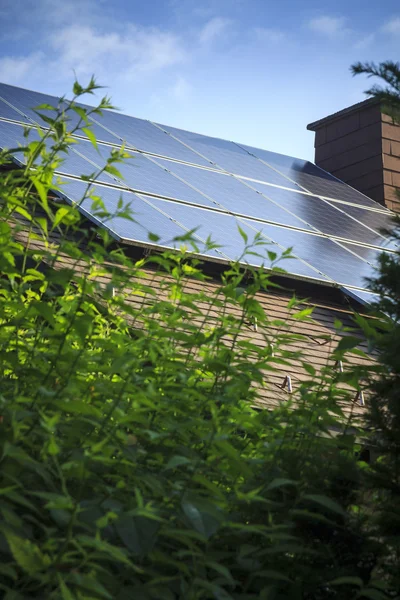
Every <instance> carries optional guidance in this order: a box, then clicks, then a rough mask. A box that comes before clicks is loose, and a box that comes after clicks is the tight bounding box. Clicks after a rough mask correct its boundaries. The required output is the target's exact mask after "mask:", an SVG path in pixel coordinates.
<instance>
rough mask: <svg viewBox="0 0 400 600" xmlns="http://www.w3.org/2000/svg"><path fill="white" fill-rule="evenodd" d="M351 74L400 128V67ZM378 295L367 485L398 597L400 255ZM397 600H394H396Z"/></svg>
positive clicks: (386, 259) (384, 264)
mask: <svg viewBox="0 0 400 600" xmlns="http://www.w3.org/2000/svg"><path fill="white" fill-rule="evenodd" d="M353 72H354V74H359V73H364V74H367V75H368V76H369V77H378V78H379V79H380V80H383V85H374V86H373V87H372V88H371V89H370V90H368V92H367V93H368V94H369V95H371V96H372V97H374V98H376V99H377V100H379V101H380V102H381V106H382V110H383V112H384V113H385V114H387V115H389V116H390V117H391V118H392V119H393V122H394V123H396V124H397V125H400V64H399V63H394V62H390V61H388V62H384V63H382V64H380V65H378V66H377V65H374V64H365V65H363V64H360V63H359V64H357V65H355V66H354V67H353ZM394 222H395V227H394V231H393V233H392V237H393V240H394V241H395V242H396V243H397V245H399V242H400V219H399V217H398V216H397V217H396V218H395V219H394ZM370 287H371V289H372V291H374V292H376V293H378V294H379V296H380V301H379V305H378V308H379V309H380V311H381V317H380V320H379V321H378V322H377V323H376V325H375V328H374V330H372V331H371V330H370V332H369V337H370V339H371V341H373V342H374V344H375V346H376V348H377V349H378V350H379V353H380V362H381V369H382V370H381V372H380V376H379V377H378V378H375V379H373V380H372V381H371V382H370V387H371V390H372V391H373V395H372V397H371V399H370V402H369V410H368V413H367V422H368V425H369V427H370V429H371V431H372V436H371V437H372V440H373V444H374V446H375V451H374V459H375V460H374V461H373V463H372V465H371V470H370V471H369V472H368V477H367V480H366V482H365V485H366V488H367V489H368V490H369V493H370V495H371V496H372V498H373V501H374V513H373V518H372V523H371V527H373V528H374V530H375V531H376V532H377V536H378V538H379V541H380V543H381V553H382V555H381V557H380V569H381V571H382V572H384V573H385V576H386V577H387V579H388V581H390V585H391V586H392V588H393V589H394V590H395V591H396V593H397V595H398V596H400V261H399V255H398V254H389V253H382V254H381V256H380V270H379V275H378V276H377V278H376V279H375V280H373V281H371V282H370ZM398 596H397V597H398Z"/></svg>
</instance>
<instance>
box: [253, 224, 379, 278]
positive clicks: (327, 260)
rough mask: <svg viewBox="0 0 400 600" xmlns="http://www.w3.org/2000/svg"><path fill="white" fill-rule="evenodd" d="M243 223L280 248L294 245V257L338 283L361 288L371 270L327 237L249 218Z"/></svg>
mask: <svg viewBox="0 0 400 600" xmlns="http://www.w3.org/2000/svg"><path fill="white" fill-rule="evenodd" d="M246 222H247V223H248V224H249V225H251V226H252V227H253V229H257V230H259V231H261V232H262V233H263V234H264V235H266V236H267V237H269V238H271V239H272V240H274V241H275V242H277V243H278V244H280V245H281V246H282V247H283V248H287V247H293V253H294V254H295V255H296V256H298V257H299V258H301V259H303V260H304V261H306V262H307V263H308V264H310V265H312V266H313V267H314V268H316V269H318V271H320V272H321V273H323V274H324V275H326V276H328V277H330V278H331V279H332V280H334V281H336V282H338V283H342V284H347V285H354V286H359V287H363V283H364V280H363V277H365V276H366V275H367V273H370V271H371V267H370V266H369V265H368V264H367V263H365V262H363V261H362V260H360V259H359V258H358V257H357V256H354V255H352V254H350V252H347V250H346V249H345V248H342V247H341V246H340V245H338V244H336V243H335V242H333V241H332V240H330V239H328V238H326V237H320V236H317V235H309V234H307V233H303V232H302V231H294V230H293V229H287V228H283V227H278V226H274V225H264V224H260V223H257V222H256V221H251V220H249V219H246ZM360 277H361V279H360Z"/></svg>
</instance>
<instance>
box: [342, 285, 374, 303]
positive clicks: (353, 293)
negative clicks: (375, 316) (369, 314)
mask: <svg viewBox="0 0 400 600" xmlns="http://www.w3.org/2000/svg"><path fill="white" fill-rule="evenodd" d="M341 290H342V291H343V292H344V293H345V294H347V295H348V296H350V298H353V299H354V300H358V302H361V304H364V305H368V304H374V303H375V302H379V298H380V297H379V294H374V293H373V292H369V291H366V290H353V289H351V288H346V287H343V288H341Z"/></svg>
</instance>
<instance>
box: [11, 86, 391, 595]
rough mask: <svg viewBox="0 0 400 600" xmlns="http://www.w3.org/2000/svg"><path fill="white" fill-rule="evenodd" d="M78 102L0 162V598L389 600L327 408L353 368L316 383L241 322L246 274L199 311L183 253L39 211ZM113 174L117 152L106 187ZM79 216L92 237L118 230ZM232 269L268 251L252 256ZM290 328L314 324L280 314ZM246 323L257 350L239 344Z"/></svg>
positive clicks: (281, 331) (264, 320) (190, 256)
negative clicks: (143, 248) (293, 383)
mask: <svg viewBox="0 0 400 600" xmlns="http://www.w3.org/2000/svg"><path fill="white" fill-rule="evenodd" d="M95 89H96V84H95V82H94V81H91V82H90V83H89V85H88V86H87V87H86V88H83V87H81V86H80V85H79V84H75V86H74V93H75V96H74V99H73V100H72V101H71V102H70V103H69V104H68V108H67V109H66V108H65V104H64V103H62V104H60V105H59V106H58V107H54V108H52V107H49V106H47V105H46V106H42V107H39V108H38V109H37V110H38V114H39V115H41V116H42V118H43V119H44V127H42V128H36V131H37V133H38V134H39V135H40V138H41V141H40V142H37V141H30V137H31V130H29V128H28V129H27V131H26V144H25V146H24V147H23V148H19V149H18V150H17V151H18V154H19V156H20V157H21V162H23V164H24V166H23V167H22V168H18V169H17V168H15V166H13V164H12V163H11V162H10V155H11V153H10V152H4V153H3V154H2V155H1V163H2V165H3V171H2V176H1V179H0V194H1V198H2V203H1V207H0V211H1V213H0V217H1V219H0V246H1V247H0V268H1V272H2V277H1V278H0V298H1V302H0V373H1V389H0V415H1V416H0V445H1V454H0V455H1V470H0V515H1V519H0V559H1V560H0V590H1V592H0V593H1V594H2V597H3V598H5V599H6V600H25V599H28V598H30V599H31V598H33V599H43V598H49V599H62V600H75V599H76V600H86V599H88V600H89V599H114V598H115V599H117V600H127V599H128V598H138V599H139V600H151V599H154V600H163V599H165V600H174V599H181V600H203V599H204V600H208V599H218V600H229V599H235V600H251V599H260V600H283V599H285V600H286V599H293V600H295V599H296V600H297V599H303V598H304V599H310V600H312V599H315V600H317V599H325V598H328V599H329V598H335V599H339V598H340V599H344V600H346V599H347V598H348V599H353V598H371V599H381V598H385V597H386V596H385V593H384V590H385V589H386V588H387V582H385V580H384V577H383V578H382V577H380V580H379V581H378V580H377V578H376V577H375V571H374V569H375V567H376V564H377V560H378V558H379V554H378V550H379V552H382V550H381V543H380V540H377V536H376V534H375V531H373V532H372V533H371V528H370V526H369V521H368V518H369V512H368V510H369V506H368V505H367V506H366V507H365V506H364V505H363V504H362V485H361V481H362V479H363V469H364V467H365V464H364V463H362V462H360V461H359V460H358V458H357V453H356V451H357V449H358V446H357V440H356V436H357V429H356V426H355V424H352V423H351V422H349V421H348V419H347V418H345V417H344V415H343V412H342V409H341V402H343V401H344V402H346V401H348V402H349V403H350V402H351V401H352V400H353V398H354V389H357V386H358V380H359V378H360V373H361V371H360V368H359V369H358V371H357V373H356V374H352V373H351V372H350V371H349V372H347V373H346V374H341V373H339V372H338V370H337V369H334V368H331V367H329V366H327V367H326V368H325V369H323V370H322V372H320V373H316V371H315V369H314V367H313V365H311V364H308V363H307V361H306V359H305V358H304V357H302V356H301V353H300V352H299V350H297V349H295V345H294V344H293V347H292V346H291V341H296V340H297V339H298V336H297V338H296V336H293V334H291V332H290V331H289V330H288V329H287V327H286V326H285V323H282V322H280V323H279V327H277V323H276V322H273V321H271V319H270V317H269V316H268V314H266V312H265V311H264V309H263V307H262V305H261V304H260V302H259V301H258V299H257V294H258V293H259V292H260V291H261V292H265V291H268V290H269V289H270V288H271V286H273V285H275V284H273V283H272V281H271V276H270V274H269V273H267V272H265V271H264V270H263V269H256V268H250V267H249V268H246V269H244V268H243V267H242V266H241V265H240V264H239V262H238V263H234V264H231V265H230V266H229V267H227V269H226V270H225V272H224V273H223V275H222V276H221V280H220V282H219V284H218V285H217V286H214V289H215V293H213V294H210V293H209V291H206V290H205V289H204V290H202V288H201V287H197V288H192V287H191V286H190V281H198V282H201V283H204V285H205V284H206V283H207V277H206V275H205V274H204V272H203V270H202V268H201V264H200V263H199V260H198V258H196V253H197V251H198V243H197V242H196V240H195V238H194V237H193V236H192V235H187V236H183V237H182V238H181V239H177V240H176V241H177V242H178V243H179V244H180V245H181V249H180V250H177V251H166V252H160V253H158V254H155V255H152V256H150V257H141V258H139V259H134V258H132V257H131V256H129V253H128V252H127V251H125V249H124V248H123V247H121V246H118V245H116V244H115V243H114V242H113V240H112V239H111V238H110V237H109V234H108V233H107V230H106V229H103V228H96V229H94V228H93V227H91V226H90V224H88V222H87V221H86V220H85V219H84V218H83V217H82V216H81V214H80V212H79V210H78V206H77V205H67V204H60V203H59V202H57V201H54V200H52V193H51V190H54V189H55V187H58V188H60V189H61V188H62V182H61V181H60V178H57V177H55V175H54V170H55V169H57V167H58V166H59V165H60V162H61V161H62V159H63V156H64V157H65V155H66V153H67V152H68V150H69V147H70V145H71V144H72V143H76V142H77V139H78V138H75V137H74V135H75V134H76V133H77V132H79V131H81V132H82V133H83V134H85V135H87V137H88V138H89V139H90V140H91V142H92V143H93V145H94V146H95V147H96V144H97V142H96V140H95V138H94V136H93V133H92V132H91V130H90V121H89V116H90V113H91V111H90V109H85V108H82V106H81V105H79V104H78V103H77V100H78V99H79V98H80V96H81V95H83V94H84V93H91V92H93V91H94V90H95ZM109 106H110V104H109V101H108V99H106V98H105V99H103V100H102V101H101V102H100V104H99V106H98V107H97V108H96V109H93V110H94V111H95V112H96V113H98V112H99V111H101V110H102V109H104V108H108V107H109ZM15 151H16V150H15V149H14V150H13V152H12V153H13V154H15ZM121 160H124V151H123V149H122V150H120V151H118V150H113V151H112V153H111V155H110V158H109V159H108V161H107V163H106V164H105V165H104V170H106V171H109V172H111V173H114V174H115V173H118V171H117V168H118V162H119V161H121ZM98 175H99V173H93V174H90V176H89V177H87V181H88V186H87V191H86V194H85V196H87V197H90V196H91V194H92V192H91V187H90V181H91V180H95V179H96V177H97V176H98ZM82 201H83V198H82ZM92 202H93V211H94V212H95V213H96V214H97V216H98V218H99V219H100V220H106V219H113V218H116V216H120V217H121V216H123V217H125V218H128V219H134V218H135V214H134V212H132V210H130V209H129V207H126V206H124V205H123V203H122V202H121V203H120V205H119V206H118V208H117V211H116V213H114V214H108V213H107V211H106V207H105V206H104V204H103V202H102V200H101V198H98V197H93V195H92ZM78 204H79V203H78ZM151 239H153V240H154V237H152V238H151ZM246 243H247V240H246ZM209 247H212V242H211V241H210V243H209ZM247 251H248V252H257V253H261V254H263V255H266V256H268V254H265V253H266V252H267V253H268V251H269V249H268V247H267V248H265V247H264V246H263V244H262V243H261V240H260V239H259V238H257V237H256V239H255V240H254V241H251V242H249V243H248V248H247ZM286 255H289V253H286ZM269 258H270V259H272V260H273V261H275V258H276V257H275V256H273V255H272V254H271V253H270V254H269ZM279 264H280V263H278V259H277V260H276V268H279ZM282 266H284V262H283V265H282ZM149 273H151V274H152V279H151V278H150V277H149ZM193 289H195V291H193ZM290 309H291V310H292V311H293V312H294V314H295V315H296V317H297V319H298V320H304V321H307V319H308V318H309V311H304V310H303V307H302V306H300V304H299V303H298V301H297V300H296V299H292V300H291V301H290ZM255 318H256V319H257V324H258V328H259V330H260V331H262V332H263V336H264V341H265V343H264V345H262V346H259V345H256V344H252V343H251V342H249V341H246V340H244V339H243V338H242V336H241V331H242V329H243V327H244V326H245V324H246V323H247V322H248V321H249V319H250V320H254V319H255ZM271 331H273V332H274V333H273V334H272V333H271ZM347 341H348V340H347ZM350 341H351V343H350V344H348V343H342V344H339V346H338V348H337V349H336V350H335V352H334V355H333V356H332V362H334V361H335V360H337V359H341V360H342V359H345V357H346V354H347V353H349V352H353V351H354V350H353V348H352V347H350V346H354V345H355V344H356V342H357V339H356V340H355V341H354V338H352V339H351V340H350ZM293 360H297V361H298V360H302V361H303V362H304V363H305V364H306V366H307V372H308V373H309V374H310V377H309V379H308V381H305V382H304V384H303V385H302V386H301V388H300V389H299V390H298V392H297V393H296V394H295V395H293V400H288V401H287V403H285V404H283V403H282V404H279V405H278V406H277V407H276V408H274V409H273V410H263V411H259V410H254V408H253V407H254V405H255V404H256V401H257V389H259V388H260V387H262V386H263V385H264V384H265V379H266V374H267V373H268V372H271V371H274V370H279V368H280V365H282V364H290V361H293ZM365 375H366V374H365ZM344 380H346V383H347V387H344V388H343V386H342V385H341V384H343V382H344ZM381 568H382V567H381ZM382 581H383V582H382Z"/></svg>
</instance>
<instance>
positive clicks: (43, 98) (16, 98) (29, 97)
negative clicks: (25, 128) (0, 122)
mask: <svg viewBox="0 0 400 600" xmlns="http://www.w3.org/2000/svg"><path fill="white" fill-rule="evenodd" d="M0 98H1V99H2V100H3V102H2V106H1V108H0V111H1V116H3V112H2V111H3V105H4V104H5V102H8V103H9V104H11V105H12V106H13V107H14V109H15V113H16V115H18V117H14V118H16V120H23V119H22V118H21V117H22V116H21V113H22V114H23V115H24V116H26V117H28V118H30V119H33V120H34V121H39V117H38V116H37V114H36V112H35V111H34V110H33V109H34V108H35V107H36V106H39V105H41V104H49V105H50V106H53V107H56V106H58V104H59V99H58V98H56V97H55V96H49V95H48V94H42V93H40V92H32V91H31V90H25V89H22V88H18V87H14V86H13V85H7V84H5V83H2V84H0ZM4 101H5V102H4ZM40 112H41V113H43V114H45V115H48V116H54V112H52V111H49V110H47V109H41V110H40Z"/></svg>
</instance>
